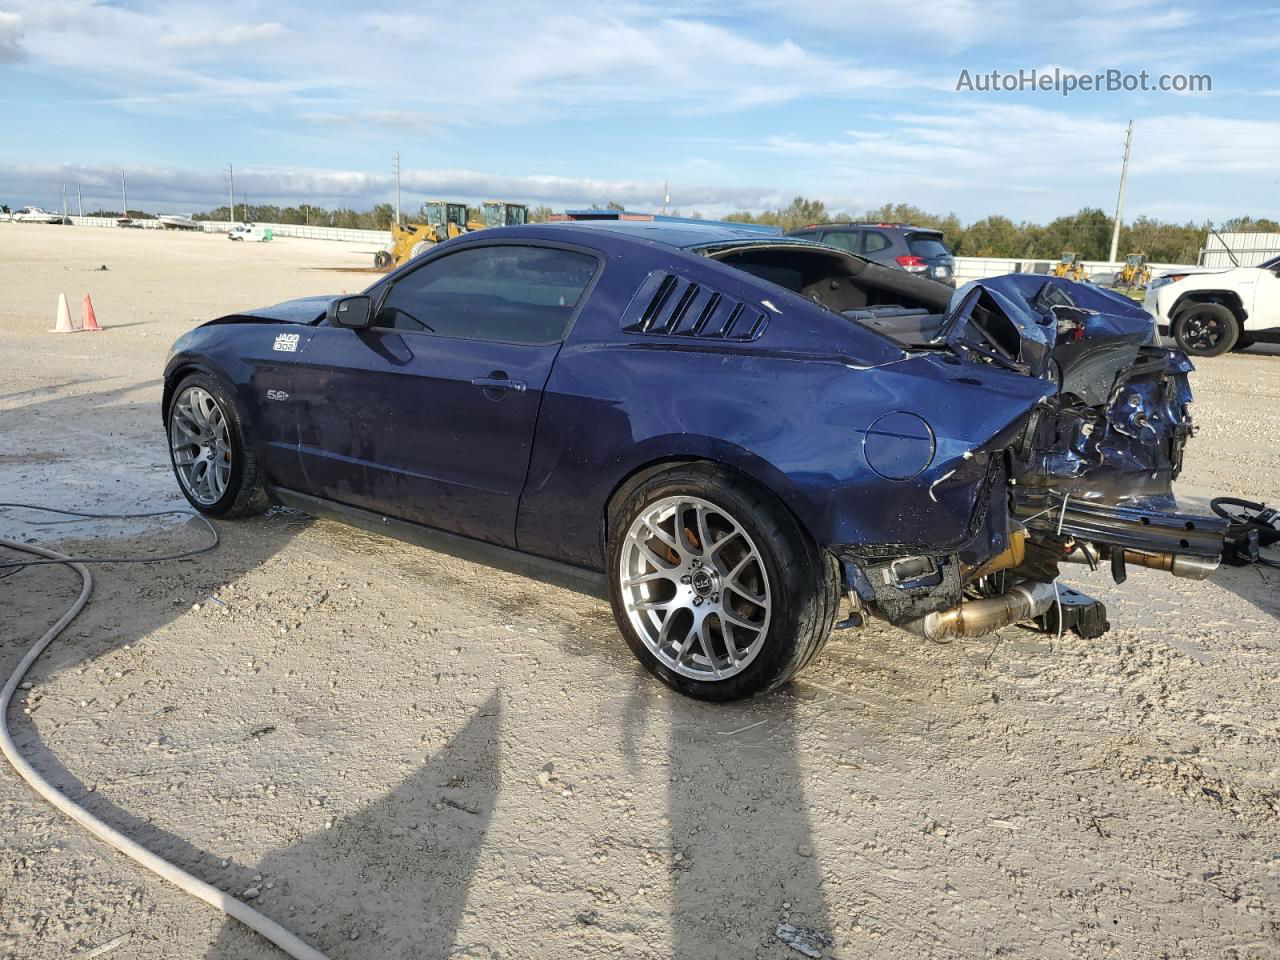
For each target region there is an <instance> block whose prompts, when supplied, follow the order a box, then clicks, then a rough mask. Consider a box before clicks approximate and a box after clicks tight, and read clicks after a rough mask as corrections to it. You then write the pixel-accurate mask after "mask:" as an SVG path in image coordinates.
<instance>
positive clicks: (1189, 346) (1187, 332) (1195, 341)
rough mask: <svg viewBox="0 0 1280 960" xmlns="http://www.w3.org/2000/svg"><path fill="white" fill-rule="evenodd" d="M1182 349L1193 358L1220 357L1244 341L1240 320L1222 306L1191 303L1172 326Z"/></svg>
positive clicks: (1179, 314) (1174, 336)
mask: <svg viewBox="0 0 1280 960" xmlns="http://www.w3.org/2000/svg"><path fill="white" fill-rule="evenodd" d="M1170 330H1171V332H1172V333H1173V339H1174V341H1176V342H1177V344H1178V348H1179V349H1180V350H1182V351H1183V352H1184V353H1189V354H1191V355H1192V356H1193V357H1220V356H1222V355H1223V354H1224V353H1226V352H1227V351H1228V350H1230V349H1231V348H1232V347H1234V346H1235V344H1236V341H1237V340H1238V339H1239V338H1240V321H1238V320H1237V319H1236V315H1235V314H1234V313H1232V312H1231V310H1230V309H1229V308H1227V307H1224V306H1223V305H1222V304H1220V303H1189V304H1187V305H1186V306H1184V307H1183V308H1182V309H1181V310H1179V311H1178V315H1177V316H1176V317H1174V318H1173V323H1172V324H1171V325H1170Z"/></svg>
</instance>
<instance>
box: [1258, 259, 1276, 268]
mask: <svg viewBox="0 0 1280 960" xmlns="http://www.w3.org/2000/svg"><path fill="white" fill-rule="evenodd" d="M1258 266H1259V267H1260V268H1261V269H1263V270H1275V269H1277V268H1280V257H1272V258H1271V259H1270V260H1263V261H1262V262H1261V263H1260V264H1258Z"/></svg>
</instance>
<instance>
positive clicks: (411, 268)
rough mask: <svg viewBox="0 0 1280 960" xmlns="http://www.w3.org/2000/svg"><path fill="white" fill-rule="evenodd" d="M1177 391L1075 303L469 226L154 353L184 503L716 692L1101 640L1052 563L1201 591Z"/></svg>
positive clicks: (1002, 286) (647, 234) (1205, 546)
mask: <svg viewBox="0 0 1280 960" xmlns="http://www.w3.org/2000/svg"><path fill="white" fill-rule="evenodd" d="M1190 369H1191V366H1190V363H1189V362H1188V361H1187V359H1186V357H1185V356H1184V355H1182V354H1181V353H1178V352H1176V351H1171V350H1167V349H1164V348H1163V347H1161V346H1160V345H1159V341H1158V337H1157V335H1156V334H1155V332H1154V328H1153V325H1152V322H1151V318H1150V317H1149V316H1148V315H1147V314H1146V313H1144V312H1143V311H1142V310H1140V309H1139V308H1138V307H1136V306H1135V305H1133V304H1132V303H1131V302H1130V301H1128V300H1127V299H1125V298H1122V297H1119V296H1116V295H1113V294H1110V293H1108V292H1106V291H1103V290H1099V289H1097V288H1093V287H1089V286H1087V285H1084V284H1076V283H1072V282H1071V281H1067V280H1059V279H1055V278H1046V277H1042V276H1027V275H1022V276H1010V277H1003V278H997V279H995V280H989V281H983V282H979V283H974V284H970V285H968V286H966V287H963V288H961V289H960V290H959V291H955V292H954V293H953V291H951V290H950V289H948V288H946V287H943V286H942V285H940V284H936V283H933V282H932V281H929V280H925V279H921V278H918V277H913V276H911V275H909V274H904V273H902V272H901V271H895V270H891V269H889V268H887V267H884V266H881V265H879V264H875V263H871V262H870V261H867V260H864V259H862V258H859V257H857V256H854V255H852V254H849V253H846V252H843V251H840V250H836V249H832V248H829V247H823V246H820V245H817V244H812V243H808V242H805V241H802V240H796V239H790V238H785V237H761V236H760V234H758V233H754V232H747V231H738V230H734V229H732V228H726V227H720V226H711V225H708V226H695V225H688V226H686V225H680V226H676V225H667V224H659V223H620V222H616V221H611V222H602V223H591V224H545V225H536V226H525V227H513V228H505V229H494V230H485V231H481V232H477V233H472V234H469V235H465V236H463V237H459V238H457V239H454V240H451V241H449V242H446V243H442V244H440V245H438V246H436V247H433V248H432V249H431V250H430V251H428V252H427V253H426V254H424V255H423V256H420V257H418V258H416V259H414V260H412V261H411V262H409V263H408V264H406V265H405V266H403V267H402V268H400V269H398V270H396V271H395V272H394V273H391V274H389V275H388V276H386V277H384V278H382V279H380V280H379V281H378V282H377V283H375V284H374V285H373V286H372V287H370V288H369V289H368V290H367V291H365V292H364V293H363V294H361V295H359V296H346V297H339V298H328V297H326V298H309V299H304V300H295V301H290V302H288V303H282V304H279V305H277V306H274V307H268V308H265V309H260V310H248V311H245V312H243V313H237V314H233V315H231V316H227V317H223V318H221V319H218V320H214V321H212V322H210V323H207V324H205V325H203V326H201V327H198V328H196V329H195V330H192V331H191V332H190V333H188V334H186V335H185V336H183V337H182V338H181V339H180V340H178V342H177V343H176V344H175V345H174V347H173V351H172V354H171V356H170V359H169V362H168V365H167V367H166V370H165V390H164V400H163V413H164V418H165V426H166V431H167V435H168V440H169V446H170V450H171V453H172V460H173V467H174V471H175V474H176V476H177V479H178V481H179V483H180V485H181V487H182V491H183V493H184V494H185V495H186V497H187V498H188V500H190V501H191V503H192V504H194V505H195V507H196V508H197V509H199V510H201V511H203V512H205V513H207V514H211V515H214V516H222V517H236V516H245V515H249V514H254V513H258V512H261V511H262V510H264V509H265V508H266V507H267V506H268V505H269V504H270V503H272V502H277V503H284V504H288V505H291V506H294V507H299V508H301V509H303V510H306V511H308V512H311V513H315V514H331V515H338V516H340V517H342V518H344V519H346V520H348V521H350V522H355V523H360V524H365V525H368V526H372V527H374V528H376V529H378V530H382V531H386V532H389V533H392V534H396V535H399V536H403V537H407V538H413V539H416V540H419V541H421V542H423V543H426V544H428V545H430V546H432V547H434V548H437V549H445V550H450V551H452V552H455V553H458V554H461V555H464V556H469V557H472V558H475V559H481V560H484V561H486V562H489V563H492V564H495V565H498V566H502V567H505V568H508V569H514V570H519V571H522V572H526V573H529V574H531V575H536V576H539V577H542V578H544V579H547V580H550V581H553V582H558V583H560V584H562V585H568V586H572V587H577V588H579V589H584V590H590V591H595V592H598V593H600V594H602V595H607V596H608V597H609V599H610V602H611V603H612V606H613V611H614V614H615V616H616V618H617V622H618V626H619V629H620V631H621V633H622V635H623V637H624V638H625V639H626V641H627V643H628V644H629V645H630V646H631V648H632V650H633V651H634V652H635V654H636V656H637V657H639V659H640V660H641V661H642V662H643V663H644V664H645V666H646V667H648V668H649V669H650V670H651V671H652V672H653V673H654V674H656V675H657V676H658V677H660V678H661V679H662V680H663V681H665V682H666V683H668V684H670V685H671V686H673V687H675V688H676V689H678V690H680V691H682V692H684V693H687V694H690V695H692V696H697V697H704V698H708V699H729V698H733V697H738V696H743V695H746V694H750V693H753V692H756V691H760V690H765V689H769V688H772V687H774V686H777V685H778V684H781V683H783V682H785V681H787V680H788V679H790V678H791V677H792V676H794V675H795V674H796V672H797V671H799V670H800V669H801V668H802V667H804V666H805V664H807V663H808V662H809V661H810V660H812V659H813V658H814V657H815V656H817V654H818V652H819V651H820V650H821V648H822V646H823V644H824V642H825V641H826V639H827V636H828V635H829V633H830V632H831V630H832V628H833V626H843V627H850V626H856V625H859V624H861V623H862V622H863V620H864V618H865V617H867V616H877V617H880V618H883V619H886V620H888V621H889V622H891V623H893V624H895V625H898V626H902V627H904V628H906V629H908V630H911V631H914V632H915V633H916V634H918V635H923V636H927V637H930V638H933V639H946V638H948V637H954V636H977V635H981V634H983V633H987V632H990V631H992V630H995V629H998V628H999V627H1001V626H1005V625H1007V624H1009V623H1014V622H1026V623H1028V624H1029V625H1032V626H1036V627H1039V628H1040V629H1043V630H1049V631H1057V632H1060V631H1062V630H1064V629H1073V630H1075V631H1076V632H1078V633H1079V634H1081V635H1082V636H1086V637H1091V636H1097V635H1099V634H1101V633H1102V632H1103V631H1104V630H1105V629H1106V628H1107V626H1108V624H1107V622H1106V611H1105V610H1104V609H1103V607H1102V605H1101V604H1100V603H1098V602H1096V601H1094V600H1092V599H1090V598H1088V597H1086V596H1084V595H1083V594H1080V593H1078V592H1076V591H1074V590H1071V589H1070V588H1067V587H1065V586H1061V585H1060V584H1059V583H1058V582H1057V578H1058V575H1059V567H1060V565H1061V564H1064V563H1086V564H1089V565H1096V564H1099V563H1109V564H1110V566H1111V569H1112V572H1113V573H1114V575H1115V576H1116V579H1117V580H1118V581H1120V580H1123V579H1124V577H1125V570H1126V565H1127V564H1128V565H1132V564H1139V565H1142V566H1146V567H1154V568H1159V569H1165V570H1168V571H1170V572H1172V573H1174V574H1176V575H1181V576H1189V577H1203V576H1206V575H1207V574H1208V572H1209V571H1211V570H1212V569H1213V568H1214V567H1215V566H1216V565H1217V563H1218V559H1219V556H1220V554H1221V551H1222V537H1223V530H1224V523H1223V522H1222V521H1218V520H1217V519H1216V518H1213V517H1202V516H1197V515H1187V514H1183V513H1181V512H1179V510H1178V507H1177V505H1176V503H1175V502H1174V499H1173V497H1172V494H1171V490H1170V484H1171V482H1172V480H1173V478H1174V477H1175V476H1176V475H1177V472H1178V470H1179V467H1180V465H1181V456H1182V448H1183V445H1184V444H1185V442H1186V439H1187V437H1188V436H1189V435H1190V432H1191V425H1190V418H1189V416H1188V413H1187V408H1188V404H1189V402H1190V391H1189V389H1188V387H1187V379H1186V374H1187V372H1188V371H1189V370H1190ZM842 606H845V607H847V609H846V610H845V616H844V618H843V619H842V620H841V622H840V623H839V624H837V623H836V620H837V617H838V616H840V608H841V607H842Z"/></svg>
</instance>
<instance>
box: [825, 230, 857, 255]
mask: <svg viewBox="0 0 1280 960" xmlns="http://www.w3.org/2000/svg"><path fill="white" fill-rule="evenodd" d="M821 240H822V242H823V243H825V244H826V245H827V246H829V247H839V248H840V249H841V250H848V251H849V252H850V253H857V252H858V235H857V234H856V233H850V232H848V231H847V230H846V231H843V232H838V231H835V230H828V231H827V232H825V233H823V234H822V236H821Z"/></svg>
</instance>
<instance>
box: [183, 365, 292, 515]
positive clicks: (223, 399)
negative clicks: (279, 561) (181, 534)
mask: <svg viewBox="0 0 1280 960" xmlns="http://www.w3.org/2000/svg"><path fill="white" fill-rule="evenodd" d="M191 387H199V388H200V389H202V390H204V391H205V392H206V393H208V394H209V395H210V396H211V397H213V399H214V400H215V401H216V402H217V404H218V406H219V407H220V408H221V409H222V412H223V414H224V415H225V417H226V423H227V435H228V439H229V441H230V447H231V474H230V479H229V480H228V482H227V487H226V490H225V491H223V493H222V495H221V496H220V497H219V498H218V499H217V500H215V501H214V502H213V503H201V502H200V501H199V500H197V499H196V498H195V497H193V496H192V495H191V493H190V491H189V490H188V489H187V486H186V484H185V483H184V482H183V479H182V476H181V474H180V473H179V469H178V464H177V462H176V460H175V457H174V449H173V443H172V441H171V439H170V438H171V436H172V431H173V427H172V420H173V415H174V413H173V411H174V407H175V406H177V404H178V400H179V398H180V397H182V395H183V394H184V393H185V392H186V391H187V390H188V389H190V388H191ZM244 421H245V416H244V411H243V410H242V409H241V408H240V405H239V404H238V403H237V402H236V399H235V396H234V394H233V393H232V392H231V390H229V389H228V388H227V387H226V386H225V385H224V384H223V383H222V382H221V381H220V380H217V379H215V378H214V377H211V376H209V375H208V374H205V373H190V374H187V375H186V376H185V377H183V378H182V379H181V380H180V381H178V383H177V384H176V385H175V386H174V388H173V390H172V391H171V392H170V394H169V405H168V407H167V409H166V410H165V412H164V423H165V439H166V441H167V445H168V447H169V465H170V466H171V467H172V468H173V475H174V479H175V480H177V482H178V489H180V490H181V491H182V495H183V496H184V497H186V498H187V502H188V503H190V504H191V506H193V507H195V508H196V510H198V511H200V512H201V513H203V514H207V515H208V516H211V517H223V518H225V519H228V520H230V519H234V518H236V517H251V516H255V515H257V514H260V513H263V512H264V511H265V510H266V509H267V508H268V507H269V506H271V499H270V497H269V496H268V494H267V488H266V483H265V478H264V477H263V474H262V470H261V468H260V467H259V466H258V458H257V455H256V454H255V453H254V450H253V445H252V444H249V443H246V442H245V426H244Z"/></svg>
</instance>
